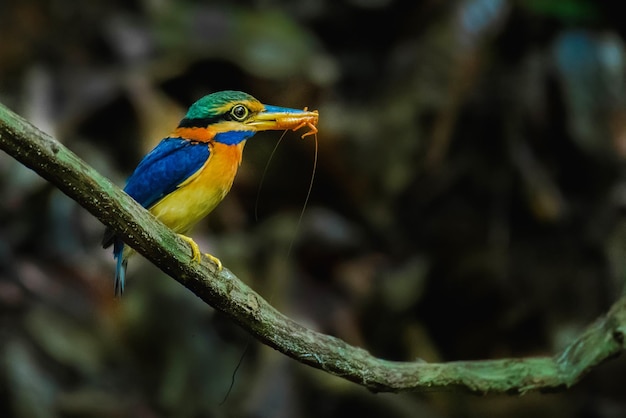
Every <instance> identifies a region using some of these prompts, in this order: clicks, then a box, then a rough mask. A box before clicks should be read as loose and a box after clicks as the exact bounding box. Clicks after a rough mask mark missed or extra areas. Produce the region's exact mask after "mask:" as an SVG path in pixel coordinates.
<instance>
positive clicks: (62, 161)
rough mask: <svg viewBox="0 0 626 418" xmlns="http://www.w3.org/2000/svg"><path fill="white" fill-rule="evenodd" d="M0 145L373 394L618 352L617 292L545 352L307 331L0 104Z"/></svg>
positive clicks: (190, 279) (137, 244) (480, 389)
mask: <svg viewBox="0 0 626 418" xmlns="http://www.w3.org/2000/svg"><path fill="white" fill-rule="evenodd" d="M0 148H2V149H3V150H4V151H6V152H7V153H8V154H10V155H11V156H13V157H14V158H15V159H17V160H18V161H20V162H21V163H23V164H24V165H26V166H27V167H30V168H31V169H33V170H34V171H36V172H37V173H38V174H39V175H41V176H42V177H44V178H45V179H47V180H48V181H50V182H51V183H53V184H54V185H56V186H57V187H58V188H59V189H61V190H62V191H63V192H64V193H65V194H67V195H68V196H69V197H70V198H72V199H74V200H75V201H76V202H78V203H79V204H80V205H81V206H83V207H84V208H85V209H87V210H88V211H89V212H91V213H92V214H93V215H94V216H95V217H97V218H98V219H99V220H100V221H102V222H103V223H104V224H105V225H108V226H111V227H113V228H114V229H115V230H116V231H118V233H119V234H120V236H122V237H123V239H124V241H125V242H126V243H128V244H129V245H130V246H132V247H133V248H135V249H136V250H137V251H138V252H139V253H141V254H142V255H143V256H145V257H146V258H147V259H148V260H150V261H151V262H153V263H154V264H155V265H156V266H158V267H159V268H160V269H161V270H163V271H164V272H165V273H167V274H168V275H170V276H171V277H173V278H174V279H175V280H177V281H178V282H180V283H181V284H182V285H184V286H185V287H187V288H188V289H190V290H191V291H192V292H193V293H195V294H196V295H197V296H198V297H200V298H201V299H202V300H204V301H205V302H206V303H208V304H209V305H211V306H212V307H214V308H215V309H217V310H219V311H221V312H222V313H224V314H225V315H226V316H228V317H230V318H231V319H232V320H234V321H235V322H237V323H238V324H239V325H241V326H242V327H243V328H245V329H246V330H247V331H248V332H250V333H251V334H252V335H254V336H255V337H256V338H257V339H258V340H259V341H261V342H263V343H265V344H267V345H269V346H271V347H273V348H275V349H276V350H278V351H280V352H282V353H284V354H286V355H287V356H289V357H292V358H293V359H295V360H298V361H300V362H302V363H304V364H308V365H310V366H312V367H315V368H318V369H322V370H325V371H327V372H329V373H332V374H334V375H337V376H341V377H343V378H345V379H347V380H350V381H353V382H355V383H357V384H359V385H362V386H364V387H366V388H368V389H370V390H372V391H375V392H401V391H434V390H443V389H447V390H450V389H465V390H468V391H470V392H475V393H519V394H521V393H525V392H529V391H549V390H558V389H563V388H567V387H570V386H572V385H573V384H575V383H576V382H577V381H579V380H580V379H581V378H582V376H584V375H585V374H586V373H587V372H588V371H589V370H591V369H592V368H593V367H594V366H596V365H598V364H599V363H601V362H602V361H604V360H606V359H609V358H611V357H614V356H616V355H618V354H619V353H621V351H623V350H624V335H625V334H626V297H622V298H621V299H620V300H619V301H618V302H616V303H615V305H614V306H613V307H612V308H611V309H610V311H609V312H608V313H607V314H606V315H605V316H604V317H602V318H599V319H598V320H597V321H596V322H595V323H593V324H592V325H591V326H589V327H588V328H587V329H586V331H584V332H583V333H582V335H580V336H579V337H578V338H577V339H576V340H575V341H574V342H573V343H572V344H571V345H570V346H568V347H567V348H566V349H565V350H564V351H563V352H562V353H559V354H558V355H556V356H554V357H539V358H521V359H501V360H485V361H458V362H450V363H426V362H406V363H403V362H392V361H387V360H382V359H377V358H375V357H373V356H372V355H370V354H369V353H368V352H367V351H365V350H363V349H361V348H358V347H353V346H350V345H348V344H346V343H345V342H344V341H342V340H340V339H338V338H335V337H332V336H329V335H324V334H320V333H318V332H315V331H312V330H310V329H307V328H305V327H303V326H301V325H299V324H297V323H296V322H294V321H292V320H291V319H289V318H288V317H286V316H284V315H282V314H281V313H280V312H278V311H276V310H275V309H274V308H273V307H272V306H271V305H270V304H269V303H268V302H266V301H265V300H264V299H263V298H262V297H261V296H259V295H258V294H257V293H255V292H254V291H253V290H252V289H250V288H249V287H248V286H246V285H245V284H244V283H243V282H241V281H240V280H239V279H238V278H237V277H235V276H234V275H233V274H232V273H231V272H230V271H228V270H227V269H224V270H223V271H222V272H220V273H218V272H217V270H216V268H215V266H214V265H213V264H212V263H211V262H210V261H208V260H207V259H206V258H203V260H202V263H196V262H193V261H191V257H190V251H189V247H188V245H187V244H186V243H185V242H184V241H182V240H181V239H180V238H179V237H178V236H177V235H176V234H175V233H173V232H172V231H171V230H169V229H168V228H167V227H165V226H164V225H163V224H162V223H161V222H159V221H158V220H156V219H155V218H154V217H153V216H152V215H150V213H149V212H148V211H146V210H145V209H144V208H142V207H141V206H140V205H139V204H137V203H136V202H135V201H134V200H133V199H131V198H130V197H129V196H128V195H127V194H125V193H124V192H123V191H122V190H120V189H119V188H118V187H117V186H115V185H114V184H112V183H111V182H110V181H109V180H107V179H106V178H104V177H103V176H101V175H100V174H99V173H97V172H96V171H95V170H94V169H93V168H91V167H90V166H88V165H87V164H86V163H85V162H83V161H82V160H81V159H80V158H78V157H77V156H76V155H75V154H74V153H72V152H71V151H70V150H68V149H67V148H66V147H64V146H63V145H62V144H60V143H59V142H58V141H56V140H55V139H53V138H52V137H50V136H49V135H47V134H45V133H42V132H40V131H39V130H37V128H35V127H34V126H32V125H31V124H30V123H28V122H27V121H25V120H24V119H22V118H21V117H19V116H18V115H16V114H15V113H13V112H11V111H10V110H9V109H7V108H6V107H4V106H3V105H2V104H0Z"/></svg>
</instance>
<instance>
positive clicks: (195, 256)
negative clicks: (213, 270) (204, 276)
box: [178, 234, 223, 271]
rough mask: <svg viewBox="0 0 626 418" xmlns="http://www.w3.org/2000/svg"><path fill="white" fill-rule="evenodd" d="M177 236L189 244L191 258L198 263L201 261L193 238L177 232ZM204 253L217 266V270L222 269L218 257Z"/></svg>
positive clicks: (198, 249) (198, 248)
mask: <svg viewBox="0 0 626 418" xmlns="http://www.w3.org/2000/svg"><path fill="white" fill-rule="evenodd" d="M178 236H179V237H181V238H182V239H183V240H184V241H186V242H187V244H189V246H190V247H191V259H192V260H193V261H195V262H196V263H199V262H200V261H202V256H201V254H200V247H198V244H196V242H195V241H194V240H193V239H191V238H189V237H188V236H187V235H183V234H178ZM204 255H205V256H207V258H208V259H209V260H211V261H212V262H213V263H214V264H215V265H216V266H217V271H222V269H223V267H222V262H221V261H220V259H219V258H217V257H215V256H214V255H211V254H204Z"/></svg>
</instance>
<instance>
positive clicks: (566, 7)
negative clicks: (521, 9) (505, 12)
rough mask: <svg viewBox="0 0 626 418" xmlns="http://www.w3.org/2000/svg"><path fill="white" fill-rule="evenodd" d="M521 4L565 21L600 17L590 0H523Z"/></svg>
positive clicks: (541, 13)
mask: <svg viewBox="0 0 626 418" xmlns="http://www.w3.org/2000/svg"><path fill="white" fill-rule="evenodd" d="M522 5H523V6H525V7H526V8H527V9H528V10H530V11H531V12H534V13H537V14H539V15H543V16H548V17H555V18H557V19H560V20H563V21H565V22H569V23H574V22H592V21H596V20H598V19H599V18H600V16H601V13H600V9H599V8H598V5H597V3H596V2H593V1H591V0H523V1H522Z"/></svg>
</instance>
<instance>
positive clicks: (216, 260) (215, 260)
mask: <svg viewBox="0 0 626 418" xmlns="http://www.w3.org/2000/svg"><path fill="white" fill-rule="evenodd" d="M204 255H205V256H207V257H208V258H209V260H211V261H212V262H213V263H215V265H216V266H217V271H222V269H223V268H224V267H222V262H221V261H220V259H219V258H217V257H216V256H214V255H211V254H207V253H204Z"/></svg>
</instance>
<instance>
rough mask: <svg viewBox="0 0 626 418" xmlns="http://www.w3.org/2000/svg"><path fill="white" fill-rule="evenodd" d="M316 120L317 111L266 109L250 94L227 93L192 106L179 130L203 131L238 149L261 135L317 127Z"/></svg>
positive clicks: (214, 138) (229, 91) (215, 95)
mask: <svg viewBox="0 0 626 418" xmlns="http://www.w3.org/2000/svg"><path fill="white" fill-rule="evenodd" d="M317 119H318V113H317V111H308V110H299V109H289V108H286V107H278V106H270V105H264V104H262V103H261V102H260V101H258V100H257V99H255V98H254V97H252V96H251V95H249V94H247V93H243V92H241V91H232V90H226V91H220V92H217V93H212V94H209V95H207V96H204V97H203V98H201V99H200V100H198V101H197V102H195V103H194V104H193V105H191V107H190V108H189V110H188V111H187V114H186V115H185V117H184V118H183V120H182V121H181V122H180V124H179V125H178V130H189V129H198V128H200V129H203V130H206V131H207V132H208V133H209V134H210V136H211V137H212V139H213V140H214V141H216V142H221V143H224V144H228V145H235V144H239V143H241V142H242V141H245V140H247V139H248V138H250V137H251V136H253V135H254V134H255V133H256V132H259V131H268V130H287V129H294V130H295V129H298V128H300V127H302V126H305V125H308V126H315V125H316V124H317Z"/></svg>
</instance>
